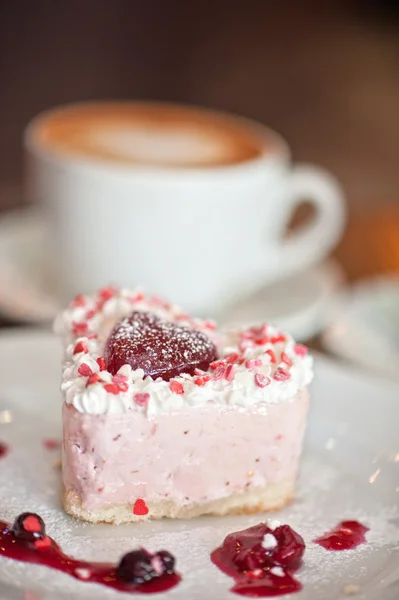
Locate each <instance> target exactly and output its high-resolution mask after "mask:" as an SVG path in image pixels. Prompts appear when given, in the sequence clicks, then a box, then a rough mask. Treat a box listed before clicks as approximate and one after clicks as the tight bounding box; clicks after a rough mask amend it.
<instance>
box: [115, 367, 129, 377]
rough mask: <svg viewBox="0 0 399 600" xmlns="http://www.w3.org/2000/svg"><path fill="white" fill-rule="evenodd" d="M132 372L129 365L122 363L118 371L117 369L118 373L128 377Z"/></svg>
mask: <svg viewBox="0 0 399 600" xmlns="http://www.w3.org/2000/svg"><path fill="white" fill-rule="evenodd" d="M131 373H132V367H131V366H130V365H123V366H122V367H121V368H120V369H119V371H118V375H124V376H125V377H128V378H129V377H130V375H131Z"/></svg>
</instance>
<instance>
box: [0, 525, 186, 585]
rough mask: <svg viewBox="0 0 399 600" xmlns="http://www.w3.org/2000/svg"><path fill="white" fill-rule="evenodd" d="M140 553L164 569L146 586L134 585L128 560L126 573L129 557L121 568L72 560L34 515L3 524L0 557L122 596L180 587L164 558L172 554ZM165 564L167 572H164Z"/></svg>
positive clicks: (0, 534)
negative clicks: (97, 586) (109, 590)
mask: <svg viewBox="0 0 399 600" xmlns="http://www.w3.org/2000/svg"><path fill="white" fill-rule="evenodd" d="M137 552H141V553H142V554H145V555H147V556H148V557H149V559H150V560H153V559H154V558H156V562H157V563H158V565H161V566H160V568H155V569H156V571H157V572H156V573H154V572H152V573H150V575H149V577H151V579H150V580H149V581H144V583H132V581H133V582H134V581H137V579H134V577H135V576H136V573H134V572H132V574H131V577H129V576H128V575H129V571H127V572H126V560H125V565H124V567H125V569H124V571H123V572H122V569H121V565H122V562H123V560H124V559H126V557H129V556H130V555H129V554H128V555H126V556H125V557H123V559H122V561H121V563H120V564H119V565H117V564H113V563H98V562H88V561H85V560H77V559H75V558H72V557H71V556H68V555H67V554H65V553H64V552H63V551H62V550H61V548H60V547H59V546H58V545H57V543H56V542H55V541H54V540H53V539H51V538H50V537H48V536H46V534H45V529H44V524H43V521H42V519H41V518H40V517H39V516H38V515H35V514H34V513H24V514H23V515H21V516H20V517H18V518H17V519H16V521H15V523H14V525H13V526H11V525H9V524H8V523H4V522H2V521H0V557H2V556H5V557H7V558H12V559H14V560H19V561H22V562H27V563H34V564H38V565H46V566H47V567H51V568H52V569H57V570H58V571H62V572H63V573H67V574H68V575H71V577H74V578H75V579H79V580H80V581H87V582H90V583H99V584H101V585H105V586H107V587H110V588H113V589H116V590H119V591H121V592H130V593H133V592H135V593H137V592H140V593H144V594H151V593H154V592H163V591H166V590H168V589H170V588H172V587H174V586H175V585H176V584H178V583H179V581H180V579H181V577H180V575H179V574H178V573H175V572H174V571H173V565H174V560H173V563H172V566H171V569H172V570H169V567H168V562H167V560H166V559H165V557H164V555H167V557H166V558H167V559H169V557H170V556H172V555H170V554H169V553H168V552H166V551H165V550H163V551H161V552H160V553H159V557H158V554H155V555H152V554H150V553H148V552H146V551H145V550H144V549H141V550H140V551H137ZM130 554H133V553H130ZM130 562H131V561H130ZM170 563H171V560H170V559H169V564H170ZM164 564H166V569H167V570H165V571H164V570H163V565H164ZM127 566H128V568H129V567H130V566H131V565H129V560H128V561H127ZM147 571H148V569H147Z"/></svg>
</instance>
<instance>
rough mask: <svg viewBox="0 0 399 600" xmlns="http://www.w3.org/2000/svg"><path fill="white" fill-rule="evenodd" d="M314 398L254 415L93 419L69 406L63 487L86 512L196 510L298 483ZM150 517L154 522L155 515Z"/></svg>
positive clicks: (208, 411)
mask: <svg viewBox="0 0 399 600" xmlns="http://www.w3.org/2000/svg"><path fill="white" fill-rule="evenodd" d="M307 409H308V393H307V391H300V392H298V393H297V394H296V396H295V397H294V398H292V399H291V400H288V401H284V402H278V403H275V404H273V403H270V404H267V405H265V404H263V405H262V404H257V405H255V406H252V407H249V408H242V407H234V406H233V407H221V406H217V405H212V404H208V405H206V406H201V407H198V408H196V407H192V406H191V407H188V408H186V409H182V410H178V411H174V412H169V413H161V414H159V415H157V416H156V417H154V418H152V419H151V418H150V419H149V418H147V417H146V416H145V415H144V414H143V413H141V412H138V411H131V412H128V413H124V414H99V415H90V414H85V413H80V412H79V411H77V410H76V409H75V408H74V407H73V406H72V405H67V404H64V407H63V423H64V450H63V451H64V456H63V480H64V487H65V491H66V493H67V494H68V493H76V494H77V496H78V497H79V499H80V501H81V504H82V507H83V508H84V509H85V510H88V511H90V510H98V509H101V508H102V507H107V506H109V505H119V504H125V503H131V504H133V503H134V502H135V501H136V499H138V498H142V499H144V500H145V502H148V503H150V504H151V503H154V502H158V501H160V500H168V501H172V502H174V503H176V504H177V505H181V506H184V505H195V504H202V503H206V502H211V501H214V500H219V499H223V498H227V497H228V496H230V495H232V494H236V493H237V492H238V493H240V492H242V491H244V490H248V489H249V488H251V487H256V488H262V487H264V486H267V485H268V484H269V483H278V482H280V481H284V480H287V479H290V478H293V477H295V476H296V473H297V469H298V461H299V456H300V453H301V448H302V440H303V434H304V429H305V422H306V414H307ZM149 516H150V515H149Z"/></svg>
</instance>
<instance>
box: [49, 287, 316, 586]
mask: <svg viewBox="0 0 399 600" xmlns="http://www.w3.org/2000/svg"><path fill="white" fill-rule="evenodd" d="M55 329H56V331H57V332H58V333H59V334H60V335H61V337H62V340H63V347H64V363H63V370H62V384H61V389H62V392H63V395H64V405H63V436H64V437H63V481H64V487H65V492H64V506H65V510H66V511H67V512H68V513H69V514H71V515H73V516H75V517H78V518H79V519H83V520H85V521H89V522H92V523H97V522H108V523H123V522H129V521H142V520H146V519H152V518H162V517H171V518H188V517H194V516H199V515H204V514H218V515H225V514H229V513H230V512H231V513H234V514H236V513H239V512H242V513H245V514H248V513H252V512H256V511H264V510H269V509H273V510H275V509H276V508H278V507H279V506H283V505H284V504H285V503H286V502H288V500H289V499H290V498H292V496H293V495H294V490H295V483H296V479H297V473H298V464H299V457H300V454H301V447H302V439H303V433H304V428H305V424H306V414H307V409H308V403H309V394H308V390H307V386H308V384H309V383H310V381H311V379H312V373H313V372H312V358H311V356H309V354H308V351H307V349H306V347H305V346H303V345H301V344H296V343H295V341H294V340H293V339H292V337H291V336H290V335H289V334H288V333H286V332H283V331H281V330H280V329H278V328H277V327H274V326H273V325H269V324H267V323H263V324H256V325H254V326H252V327H244V328H239V329H232V330H225V331H220V330H218V329H217V325H216V323H215V322H214V321H211V320H206V321H203V320H201V319H198V318H193V317H191V316H190V315H189V314H187V313H186V312H184V311H182V310H181V309H180V308H179V307H178V306H176V305H175V304H170V303H169V302H167V301H166V300H163V299H162V298H159V297H158V296H151V295H149V294H145V293H142V292H141V291H138V290H132V291H130V290H125V289H120V288H117V287H115V286H112V287H109V288H104V289H102V290H99V291H98V292H97V293H95V294H93V295H91V296H83V295H79V296H77V297H76V298H75V299H74V300H72V302H71V303H70V305H69V307H68V308H67V309H66V310H65V311H64V312H63V313H62V314H61V315H60V316H59V318H58V319H57V322H56V324H55ZM105 332H107V333H105ZM109 332H110V333H109ZM262 553H263V550H262ZM263 554H264V553H263ZM242 558H243V559H245V556H243V557H242ZM240 560H241V559H240ZM251 560H252V557H251ZM244 562H245V560H244ZM244 568H246V565H245V564H244ZM275 578H276V579H278V576H276V577H275Z"/></svg>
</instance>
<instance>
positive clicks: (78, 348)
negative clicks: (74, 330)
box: [73, 342, 89, 354]
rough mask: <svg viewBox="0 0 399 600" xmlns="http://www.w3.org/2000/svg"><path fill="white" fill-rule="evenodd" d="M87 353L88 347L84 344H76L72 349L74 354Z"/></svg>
mask: <svg viewBox="0 0 399 600" xmlns="http://www.w3.org/2000/svg"><path fill="white" fill-rule="evenodd" d="M88 351H89V349H88V347H87V346H86V344H85V343H84V342H78V343H77V344H76V346H75V348H74V349H73V353H74V354H79V352H84V353H87V352H88Z"/></svg>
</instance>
